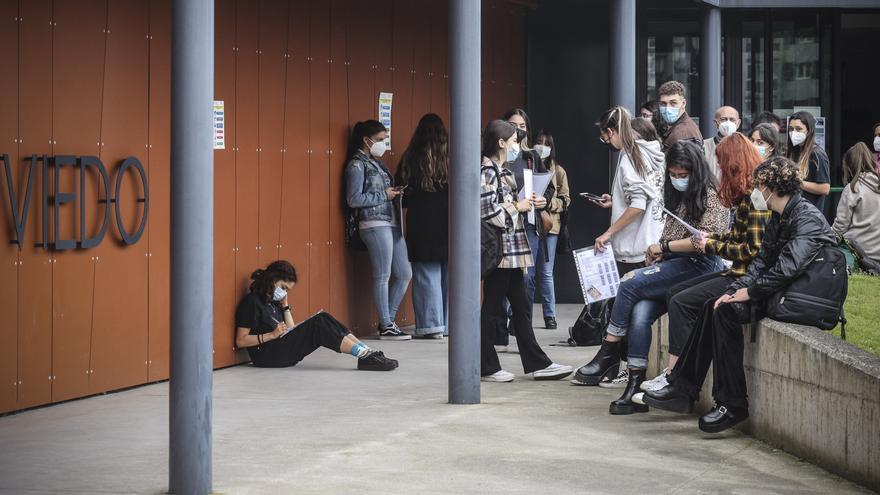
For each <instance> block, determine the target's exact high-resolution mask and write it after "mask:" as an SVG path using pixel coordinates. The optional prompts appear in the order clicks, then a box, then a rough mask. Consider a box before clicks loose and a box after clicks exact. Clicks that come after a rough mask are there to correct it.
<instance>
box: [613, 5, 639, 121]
mask: <svg viewBox="0 0 880 495" xmlns="http://www.w3.org/2000/svg"><path fill="white" fill-rule="evenodd" d="M610 41H611V51H610V53H609V55H610V57H611V60H610V64H609V65H610V66H611V81H610V82H611V94H610V95H609V96H610V98H611V106H616V105H620V106H622V107H624V108H626V109H628V110H629V111H630V112H631V113H633V114H634V113H635V111H636V104H637V103H636V0H611V40H610Z"/></svg>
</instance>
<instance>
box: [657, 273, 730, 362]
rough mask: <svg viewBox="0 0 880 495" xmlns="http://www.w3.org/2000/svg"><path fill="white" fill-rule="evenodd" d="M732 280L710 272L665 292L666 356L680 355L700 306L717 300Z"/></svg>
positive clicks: (701, 307)
mask: <svg viewBox="0 0 880 495" xmlns="http://www.w3.org/2000/svg"><path fill="white" fill-rule="evenodd" d="M734 280H736V278H734V277H728V276H725V275H722V274H721V273H710V274H708V275H703V276H700V277H696V278H692V279H690V280H686V281H684V282H682V283H680V284H677V285H674V286H673V287H672V288H671V289H669V291H668V292H667V293H666V307H667V308H668V309H667V311H668V313H669V353H670V354H672V355H673V356H681V352H682V350H684V344H685V342H687V339H688V337H690V335H691V332H693V330H694V325H696V323H697V317H699V316H700V311H702V309H703V304H705V303H706V301H708V300H710V299H711V300H713V301H714V300H715V299H717V298H719V297H721V295H722V294H724V291H726V290H727V287H728V286H729V285H730V284H731V283H733V281H734Z"/></svg>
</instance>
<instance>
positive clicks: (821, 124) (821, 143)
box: [816, 117, 827, 151]
mask: <svg viewBox="0 0 880 495" xmlns="http://www.w3.org/2000/svg"><path fill="white" fill-rule="evenodd" d="M816 146H818V147H820V148H822V149H823V150H824V149H825V117H816ZM826 151H827V150H826Z"/></svg>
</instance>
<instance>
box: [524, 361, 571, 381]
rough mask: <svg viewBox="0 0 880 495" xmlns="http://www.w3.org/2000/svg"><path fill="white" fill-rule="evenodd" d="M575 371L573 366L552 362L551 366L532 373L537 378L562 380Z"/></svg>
mask: <svg viewBox="0 0 880 495" xmlns="http://www.w3.org/2000/svg"><path fill="white" fill-rule="evenodd" d="M572 371H574V369H572V367H571V366H568V365H565V364H556V363H551V364H550V366H547V367H546V368H544V369H542V370H538V371H536V372H534V373H532V376H533V377H535V380H560V379H562V378H565V377H567V376H568V375H570V374H571V372H572Z"/></svg>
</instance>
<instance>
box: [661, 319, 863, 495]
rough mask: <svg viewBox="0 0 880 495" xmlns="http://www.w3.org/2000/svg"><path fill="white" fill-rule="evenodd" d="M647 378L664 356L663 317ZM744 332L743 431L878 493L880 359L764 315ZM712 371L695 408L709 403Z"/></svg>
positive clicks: (820, 333) (815, 331) (703, 408)
mask: <svg viewBox="0 0 880 495" xmlns="http://www.w3.org/2000/svg"><path fill="white" fill-rule="evenodd" d="M655 328H656V329H657V331H658V335H659V338H655V339H654V340H653V342H652V345H651V352H650V354H649V369H648V376H655V375H656V374H657V373H658V372H659V369H658V368H659V367H660V366H659V365H660V364H663V365H665V363H666V361H667V359H666V358H667V354H668V342H669V339H668V337H669V334H668V332H667V320H666V317H665V316H664V317H663V318H662V319H661V320H660V322H658V324H657V325H655ZM743 332H744V335H745V339H746V341H745V342H746V343H745V352H744V363H745V372H746V381H747V382H748V390H749V405H750V409H749V415H750V417H749V419H748V421H746V422H744V423H743V424H742V425H741V429H742V430H743V431H745V432H746V433H749V434H751V435H753V436H754V437H756V438H758V439H761V440H763V441H765V442H767V443H769V444H771V445H774V446H776V447H779V448H781V449H783V450H785V451H787V452H789V453H791V454H793V455H795V456H798V457H801V458H803V459H806V460H808V461H810V462H812V463H814V464H816V465H818V466H821V467H823V468H825V469H827V470H829V471H831V472H833V473H836V474H838V475H840V476H842V477H844V478H846V479H849V480H852V481H854V482H856V483H859V484H861V485H864V486H867V487H869V488H871V489H872V490H875V491H880V358H878V357H877V356H875V355H873V354H870V353H868V352H866V351H863V350H861V349H859V348H857V347H855V346H853V345H851V344H848V343H846V342H844V341H842V340H840V339H839V338H837V337H834V336H832V335H830V334H829V333H827V332H823V331H821V330H818V329H816V328H812V327H804V326H800V325H791V324H787V323H780V322H777V321H773V320H769V319H765V320H763V321H761V323H760V325H759V327H758V332H757V341H756V342H754V343H751V342H749V330H748V327H744V328H743ZM712 404H713V401H712V371H711V369H710V371H709V376H708V377H707V379H706V383H705V385H704V387H703V391H702V393H701V394H700V404H699V406H698V407H697V411H696V412H697V413H699V414H703V413H704V412H705V411H707V410H708V409H709V408H710V407H712Z"/></svg>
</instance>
